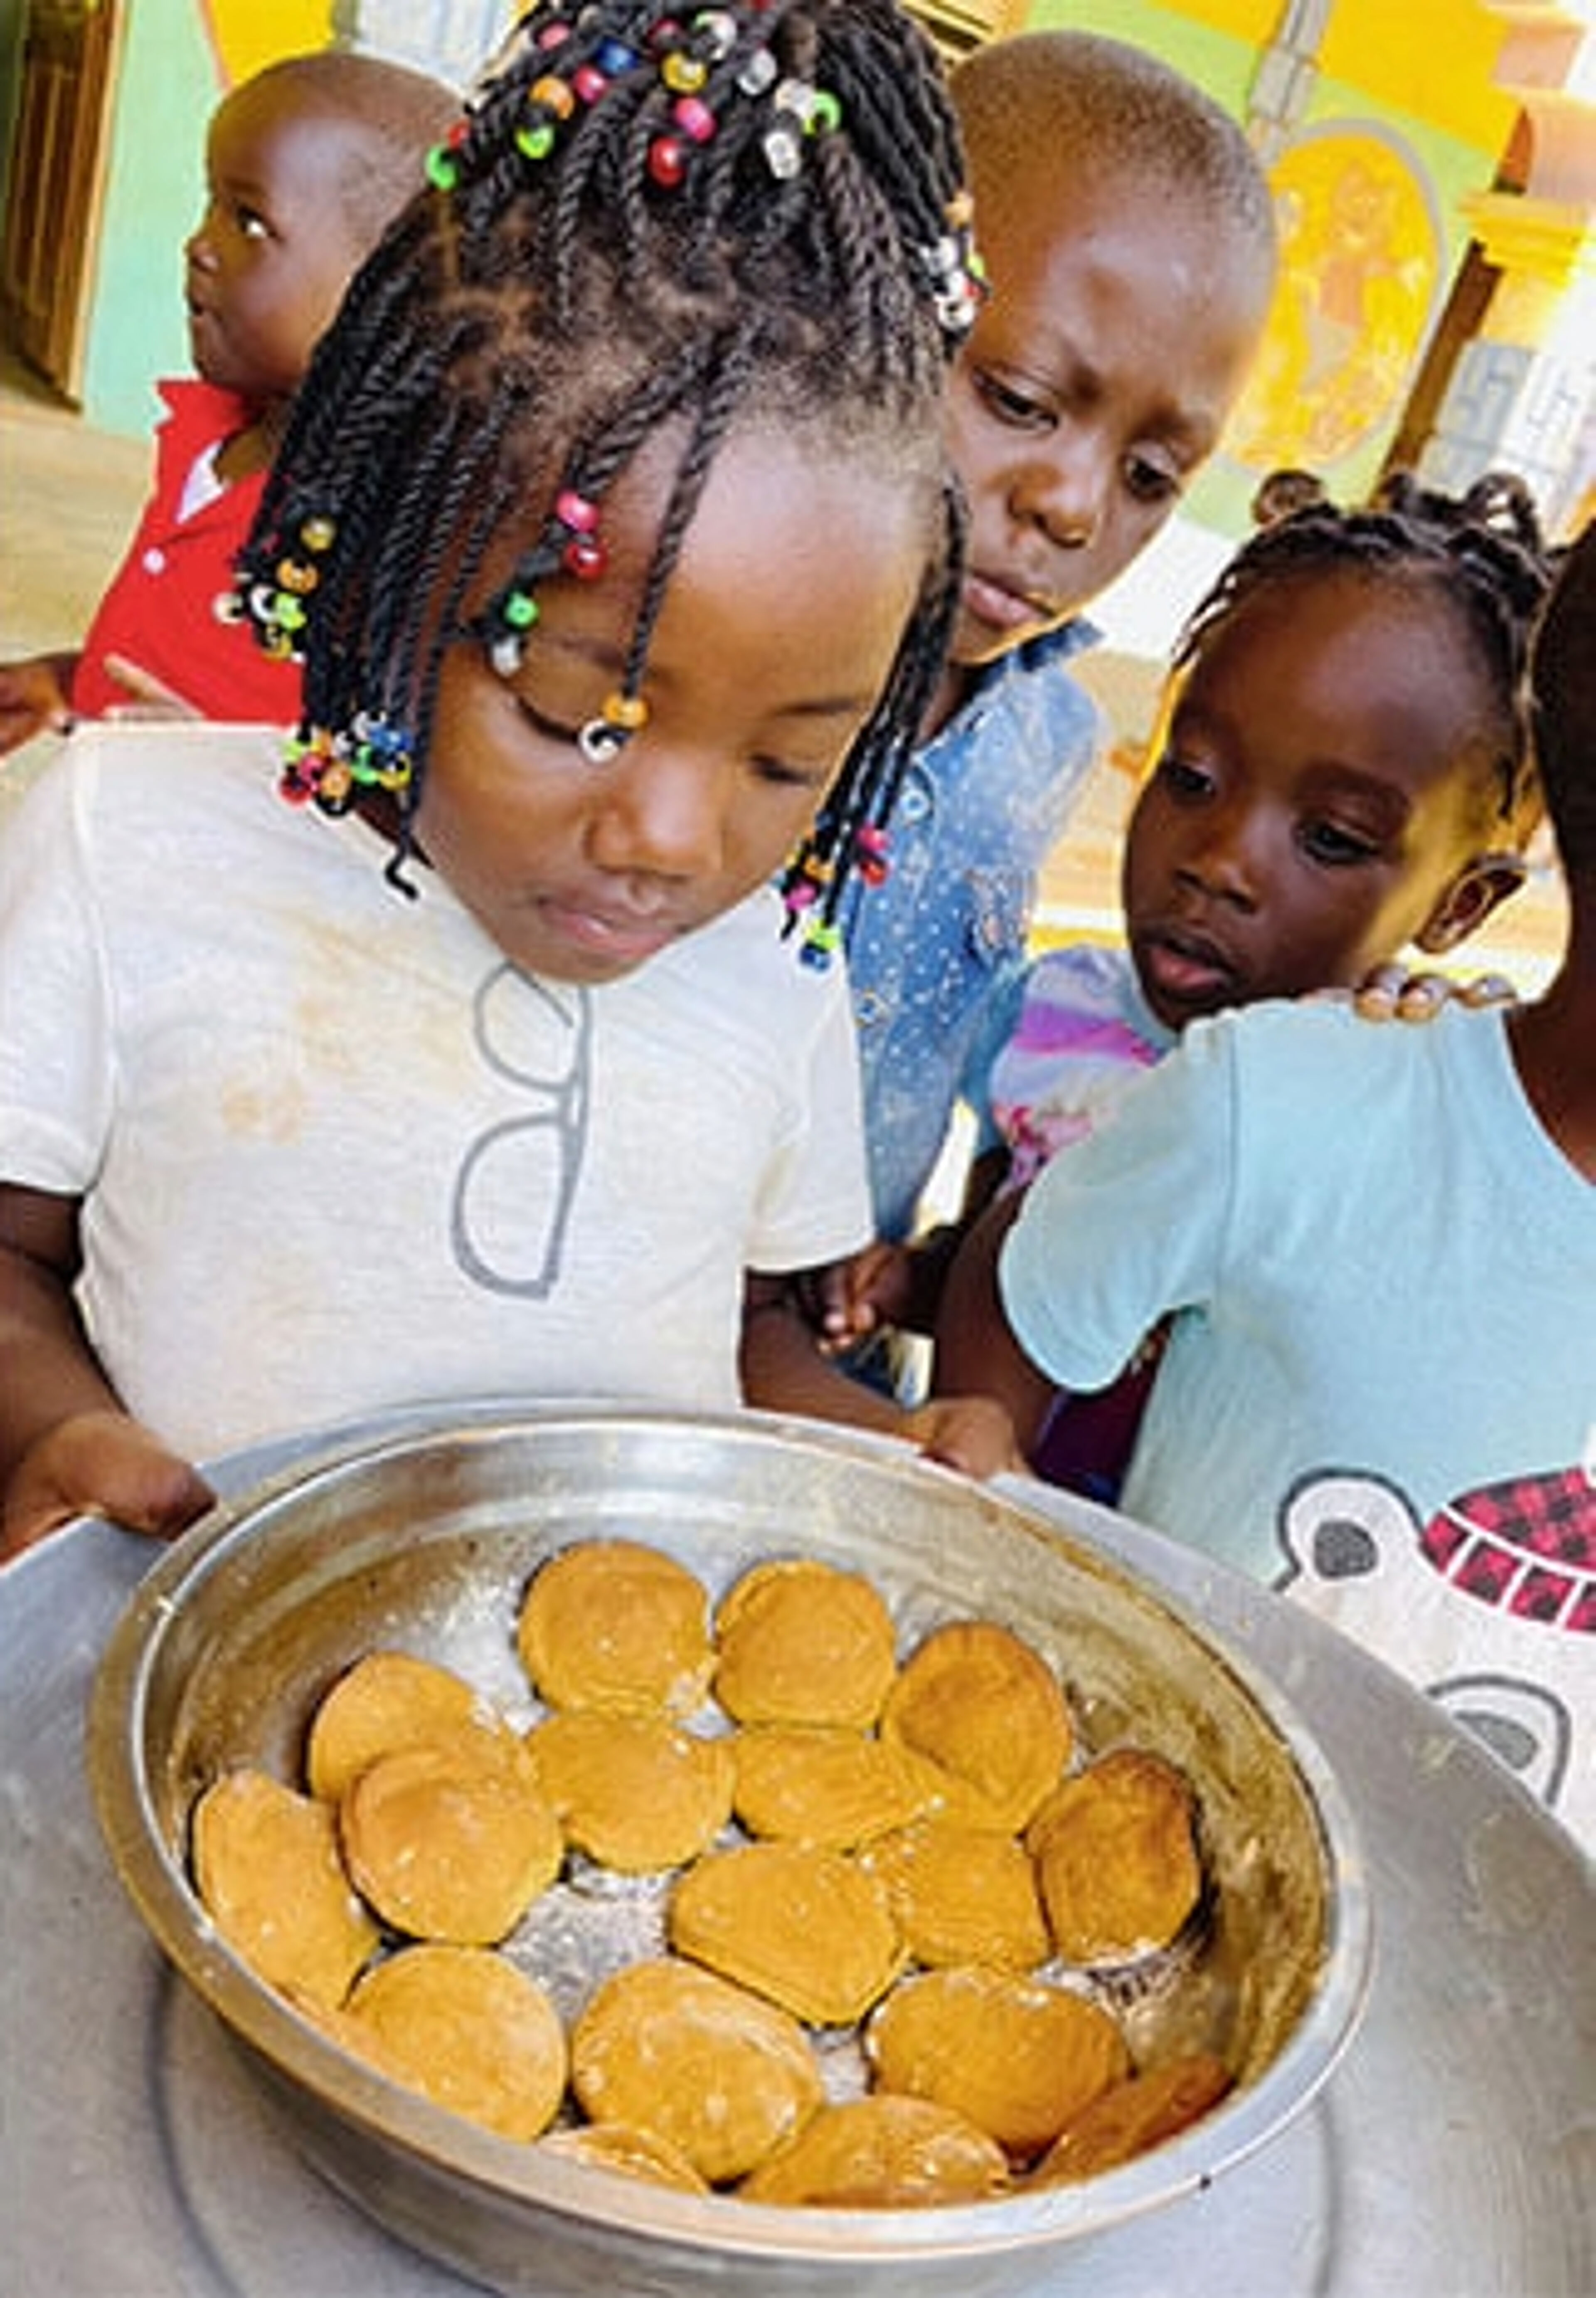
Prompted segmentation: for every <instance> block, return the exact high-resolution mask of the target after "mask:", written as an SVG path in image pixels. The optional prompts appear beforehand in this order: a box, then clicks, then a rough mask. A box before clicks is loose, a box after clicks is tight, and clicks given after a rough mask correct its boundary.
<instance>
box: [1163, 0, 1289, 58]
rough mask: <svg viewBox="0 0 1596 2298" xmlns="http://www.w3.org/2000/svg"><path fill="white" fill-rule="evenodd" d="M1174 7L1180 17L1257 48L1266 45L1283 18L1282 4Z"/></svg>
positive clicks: (1190, 0) (1236, 0)
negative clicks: (1192, 18)
mask: <svg viewBox="0 0 1596 2298" xmlns="http://www.w3.org/2000/svg"><path fill="white" fill-rule="evenodd" d="M1171 4H1172V5H1173V7H1174V9H1175V12H1176V13H1177V14H1178V15H1181V16H1192V17H1195V20H1196V21H1197V22H1198V23H1199V24H1206V25H1207V26H1208V27H1209V29H1210V30H1211V31H1215V32H1228V33H1229V34H1230V35H1231V36H1232V37H1233V38H1236V39H1238V40H1245V41H1246V42H1247V44H1248V45H1249V46H1251V47H1255V48H1261V47H1262V46H1263V45H1265V43H1266V42H1267V41H1268V39H1269V36H1270V34H1271V33H1272V32H1273V30H1274V29H1275V26H1276V24H1277V22H1278V21H1279V16H1280V0H1171Z"/></svg>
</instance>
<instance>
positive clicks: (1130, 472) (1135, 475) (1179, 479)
mask: <svg viewBox="0 0 1596 2298" xmlns="http://www.w3.org/2000/svg"><path fill="white" fill-rule="evenodd" d="M1124 477H1125V492H1126V493H1127V494H1129V495H1130V496H1132V497H1134V499H1135V500H1137V502H1141V503H1166V502H1173V501H1174V500H1176V498H1177V497H1178V495H1179V494H1180V492H1182V490H1183V488H1184V487H1185V485H1186V475H1185V473H1184V472H1183V471H1178V470H1176V469H1174V468H1173V467H1171V466H1170V465H1169V464H1168V463H1160V462H1156V461H1154V458H1153V457H1152V456H1151V455H1128V456H1127V457H1126V459H1125V466H1124Z"/></svg>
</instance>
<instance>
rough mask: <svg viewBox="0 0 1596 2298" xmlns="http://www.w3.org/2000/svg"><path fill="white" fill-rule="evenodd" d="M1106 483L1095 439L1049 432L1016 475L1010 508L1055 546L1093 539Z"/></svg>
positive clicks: (1104, 458) (1080, 546)
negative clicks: (1044, 441) (1046, 439)
mask: <svg viewBox="0 0 1596 2298" xmlns="http://www.w3.org/2000/svg"><path fill="white" fill-rule="evenodd" d="M1108 487H1109V458H1108V455H1107V453H1106V451H1105V450H1104V448H1103V447H1102V446H1101V445H1100V444H1098V443H1097V442H1095V441H1093V440H1092V439H1090V438H1087V437H1083V436H1081V435H1080V434H1075V435H1072V436H1065V435H1064V434H1054V437H1053V439H1052V440H1051V441H1049V442H1047V445H1046V448H1044V449H1043V450H1042V451H1040V452H1039V453H1038V455H1037V456H1036V458H1035V459H1034V460H1033V461H1031V462H1030V463H1029V464H1028V465H1027V466H1026V467H1025V469H1024V470H1023V471H1022V472H1021V475H1020V476H1019V478H1018V479H1017V480H1016V482H1015V484H1014V488H1013V508H1014V511H1015V514H1016V516H1017V517H1020V518H1021V519H1022V520H1026V521H1029V522H1030V524H1032V525H1037V526H1039V527H1041V528H1042V529H1043V530H1044V532H1045V533H1046V536H1047V539H1048V541H1050V542H1051V543H1053V544H1054V547H1055V548H1056V549H1058V550H1084V549H1085V548H1086V547H1087V544H1089V543H1092V542H1095V541H1096V539H1097V531H1098V528H1099V527H1100V526H1101V525H1102V523H1103V513H1104V504H1105V502H1106V500H1107V496H1108Z"/></svg>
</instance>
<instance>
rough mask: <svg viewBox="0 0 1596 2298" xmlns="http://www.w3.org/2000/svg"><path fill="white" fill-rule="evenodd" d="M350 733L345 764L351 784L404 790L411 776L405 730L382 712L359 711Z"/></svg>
mask: <svg viewBox="0 0 1596 2298" xmlns="http://www.w3.org/2000/svg"><path fill="white" fill-rule="evenodd" d="M350 733H351V736H352V738H353V745H354V747H353V748H352V750H351V753H350V756H349V761H348V764H349V773H350V778H351V781H354V782H357V783H360V784H361V785H363V786H364V787H365V788H367V789H385V790H393V791H397V790H401V789H404V788H405V786H406V784H407V783H408V782H409V779H410V773H411V760H410V738H409V734H408V732H406V731H405V729H404V728H403V727H402V726H396V725H394V724H393V722H392V721H391V720H389V719H388V718H386V717H385V716H384V715H383V714H382V712H381V711H367V710H358V711H357V712H356V713H355V716H354V721H353V723H352V724H351V727H350ZM319 795H320V792H319V791H318V797H319Z"/></svg>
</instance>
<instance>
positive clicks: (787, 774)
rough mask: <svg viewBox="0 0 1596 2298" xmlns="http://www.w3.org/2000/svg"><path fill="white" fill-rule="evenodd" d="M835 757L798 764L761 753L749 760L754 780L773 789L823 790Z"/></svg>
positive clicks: (834, 763)
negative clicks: (821, 763) (821, 761)
mask: <svg viewBox="0 0 1596 2298" xmlns="http://www.w3.org/2000/svg"><path fill="white" fill-rule="evenodd" d="M836 764H837V761H836V759H835V758H828V759H827V760H826V762H825V764H824V765H814V766H806V765H799V764H798V762H797V760H795V759H792V758H775V757H772V756H770V755H769V754H768V752H765V753H762V754H761V755H760V756H757V757H756V758H754V759H753V760H752V761H751V765H752V771H753V773H754V777H755V780H756V781H762V782H765V783H767V784H769V786H770V787H771V788H772V789H801V790H815V791H820V790H823V789H824V788H825V787H826V784H827V783H828V782H829V781H831V773H832V771H833V769H834V767H835V766H836Z"/></svg>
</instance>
